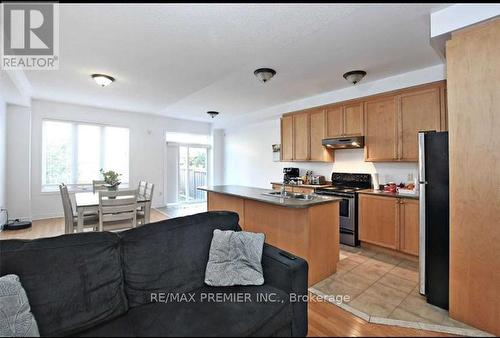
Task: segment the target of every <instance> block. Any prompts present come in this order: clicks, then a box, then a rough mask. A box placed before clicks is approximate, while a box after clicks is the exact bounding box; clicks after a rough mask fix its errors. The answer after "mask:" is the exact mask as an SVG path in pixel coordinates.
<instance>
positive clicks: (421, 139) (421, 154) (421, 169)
mask: <svg viewBox="0 0 500 338" xmlns="http://www.w3.org/2000/svg"><path fill="white" fill-rule="evenodd" d="M418 176H419V178H418V180H419V182H420V184H419V195H420V199H419V219H420V221H419V248H418V251H419V256H418V257H419V258H418V259H419V291H420V293H421V294H422V295H425V185H426V184H427V182H426V177H425V134H424V133H419V134H418Z"/></svg>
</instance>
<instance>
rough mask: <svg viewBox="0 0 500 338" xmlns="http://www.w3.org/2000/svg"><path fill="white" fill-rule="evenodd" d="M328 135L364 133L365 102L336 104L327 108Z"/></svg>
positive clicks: (338, 135)
mask: <svg viewBox="0 0 500 338" xmlns="http://www.w3.org/2000/svg"><path fill="white" fill-rule="evenodd" d="M326 117H327V137H343V136H361V135H363V103H362V102H357V103H352V104H349V105H334V106H330V107H328V108H327V109H326Z"/></svg>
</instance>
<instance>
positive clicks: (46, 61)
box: [2, 2, 59, 70]
mask: <svg viewBox="0 0 500 338" xmlns="http://www.w3.org/2000/svg"><path fill="white" fill-rule="evenodd" d="M2 19H3V20H2V21H3V24H2V69H5V70H12V69H23V70H53V69H58V68H59V6H58V4H54V3H28V2H26V3H23V2H17V3H2Z"/></svg>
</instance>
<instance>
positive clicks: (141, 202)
mask: <svg viewBox="0 0 500 338" xmlns="http://www.w3.org/2000/svg"><path fill="white" fill-rule="evenodd" d="M117 198H120V197H117ZM75 206H76V214H77V226H76V231H77V232H83V220H84V215H85V214H89V213H99V192H98V191H97V192H95V193H94V192H77V193H75ZM137 206H138V207H141V208H142V209H143V210H144V223H145V224H147V223H149V221H150V218H151V198H148V197H146V196H144V195H138V196H137Z"/></svg>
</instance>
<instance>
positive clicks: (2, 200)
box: [0, 98, 7, 224]
mask: <svg viewBox="0 0 500 338" xmlns="http://www.w3.org/2000/svg"><path fill="white" fill-rule="evenodd" d="M6 126H7V105H6V104H5V102H4V101H3V99H1V98H0V209H3V208H5V207H6V206H7V201H6V192H7V187H6V183H7V182H6V180H5V177H6V170H7V168H6V162H7V135H6V134H7V127H6ZM0 224H2V223H1V221H0Z"/></svg>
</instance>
